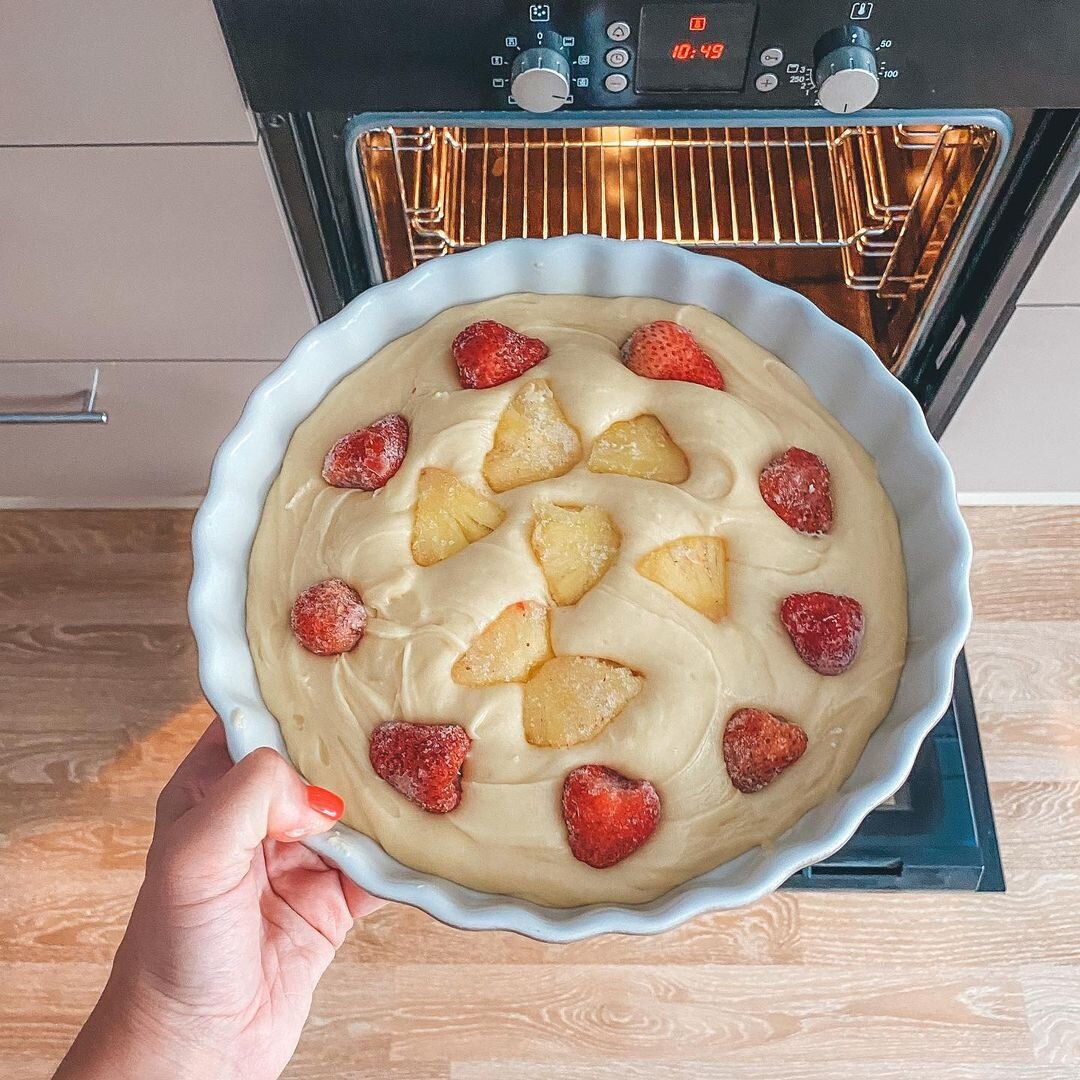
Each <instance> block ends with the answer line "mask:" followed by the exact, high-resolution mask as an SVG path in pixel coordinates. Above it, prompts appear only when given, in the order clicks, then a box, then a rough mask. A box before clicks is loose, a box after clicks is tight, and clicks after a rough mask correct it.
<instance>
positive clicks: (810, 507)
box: [758, 446, 833, 536]
mask: <svg viewBox="0 0 1080 1080" xmlns="http://www.w3.org/2000/svg"><path fill="white" fill-rule="evenodd" d="M758 488H759V490H760V491H761V497H762V498H763V499H764V500H765V505H766V506H768V507H769V509H770V510H772V511H773V513H775V514H776V516H777V517H778V518H780V520H781V521H783V522H784V523H785V524H787V525H790V526H791V527H792V528H793V529H794V530H795V531H796V532H801V533H806V534H808V535H809V536H814V535H817V534H819V533H827V532H829V530H830V529H832V523H833V505H832V495H831V493H830V491H829V466H828V465H826V464H825V462H824V461H822V460H821V458H819V457H818V456H817V454H811V453H810V451H809V450H802V449H800V448H799V447H798V446H789V447H788V448H787V449H786V450H785V451H784V452H783V453H782V454H780V455H779V456H778V457H774V458H773V459H772V461H770V462H769V464H768V465H766V466H765V468H764V469H762V470H761V475H760V476H759V477H758Z"/></svg>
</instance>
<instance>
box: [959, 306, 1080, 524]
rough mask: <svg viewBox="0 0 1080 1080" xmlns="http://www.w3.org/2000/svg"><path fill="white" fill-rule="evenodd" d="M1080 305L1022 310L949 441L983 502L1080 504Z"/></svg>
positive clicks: (965, 485)
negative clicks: (1079, 347)
mask: <svg viewBox="0 0 1080 1080" xmlns="http://www.w3.org/2000/svg"><path fill="white" fill-rule="evenodd" d="M1078 341H1080V307H1018V308H1017V309H1016V310H1015V311H1014V312H1013V315H1012V318H1010V319H1009V324H1008V326H1006V327H1005V331H1004V333H1002V335H1001V337H1000V338H999V339H998V342H997V344H996V345H995V346H994V351H993V352H992V353H991V354H990V356H989V357H988V358H987V361H986V365H985V367H984V368H983V369H982V371H980V372H979V374H978V376H977V377H976V379H975V382H974V383H972V386H971V389H970V390H969V391H968V393H967V395H966V396H965V398H964V400H963V401H962V402H961V403H960V407H959V409H957V411H956V416H955V417H953V419H952V422H951V423H950V424H949V426H948V428H947V429H946V430H945V434H944V435H943V436H942V439H941V446H942V449H943V450H944V451H945V453H946V455H947V456H948V458H949V460H950V462H952V467H953V471H954V472H955V473H956V487H957V490H958V491H960V492H961V494H963V495H965V496H967V497H969V498H971V499H973V500H974V501H976V502H1019V503H1022V502H1031V501H1035V502H1062V503H1066V502H1076V501H1078V500H1080V427H1078V426H1077V420H1076V417H1077V406H1078V404H1080V362H1077V348H1076V343H1077V342H1078Z"/></svg>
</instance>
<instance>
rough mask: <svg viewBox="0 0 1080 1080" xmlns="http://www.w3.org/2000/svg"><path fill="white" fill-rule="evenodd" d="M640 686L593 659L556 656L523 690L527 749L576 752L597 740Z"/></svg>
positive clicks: (626, 670)
mask: <svg viewBox="0 0 1080 1080" xmlns="http://www.w3.org/2000/svg"><path fill="white" fill-rule="evenodd" d="M644 685H645V680H644V679H643V678H642V677H641V676H640V675H635V674H634V672H632V671H631V670H630V669H629V668H625V667H622V666H621V665H620V664H616V663H614V662H613V661H611V660H600V659H598V658H597V657H595V656H556V657H555V659H554V660H549V661H548V662H547V663H546V664H545V665H544V666H543V667H542V668H541V669H540V670H539V671H538V672H537V673H536V674H535V675H534V676H533V677H532V678H531V679H529V681H528V682H527V683H526V684H525V708H524V714H523V718H524V722H525V738H526V740H528V742H530V743H532V745H533V746H576V745H577V744H578V743H583V742H588V740H589V739H593V738H595V737H596V736H597V735H599V734H600V732H601V731H603V730H604V728H606V727H607V726H608V724H610V723H611V721H612V720H614V719H615V717H616V716H618V715H619V713H621V712H622V711H623V709H624V708H626V705H627V703H628V702H629V701H630V700H631V699H632V698H634V697H636V696H637V695H638V694H639V693H640V692H641V688H642V687H643V686H644Z"/></svg>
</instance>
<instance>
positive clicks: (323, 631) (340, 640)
mask: <svg viewBox="0 0 1080 1080" xmlns="http://www.w3.org/2000/svg"><path fill="white" fill-rule="evenodd" d="M289 622H290V624H291V625H292V632H293V633H294V634H295V635H296V640H297V641H299V642H300V644H301V645H303V647H304V648H305V649H307V651H308V652H311V653H315V655H316V656H336V655H338V654H339V653H347V652H349V651H350V650H352V649H355V648H356V646H357V644H358V643H359V641H360V639H361V638H362V637H363V636H364V629H365V627H366V626H367V608H365V607H364V601H363V600H362V599H361V598H360V594H359V593H358V592H357V591H356V590H355V589H354V588H353V587H352V586H351V585H347V584H346V583H345V582H344V581H342V580H341V579H340V578H329V579H328V580H326V581H320V582H318V583H317V584H315V585H311V586H309V587H308V588H306V589H305V590H304V591H303V592H302V593H301V594H300V595H299V596H298V597H297V598H296V599H295V600H294V601H293V606H292V612H291V613H290V616H289Z"/></svg>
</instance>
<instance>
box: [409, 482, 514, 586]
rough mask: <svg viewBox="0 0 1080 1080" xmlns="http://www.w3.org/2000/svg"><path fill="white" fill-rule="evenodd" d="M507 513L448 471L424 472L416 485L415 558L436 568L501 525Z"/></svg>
mask: <svg viewBox="0 0 1080 1080" xmlns="http://www.w3.org/2000/svg"><path fill="white" fill-rule="evenodd" d="M504 517H506V512H505V511H504V510H503V508H502V507H501V506H499V504H498V503H496V502H493V501H492V500H491V499H489V498H488V497H487V496H486V495H483V494H481V493H480V492H479V491H477V490H476V488H473V487H470V486H469V485H468V484H466V483H463V482H462V481H461V480H459V479H458V478H457V477H456V476H454V474H453V473H449V472H447V471H446V470H445V469H421V470H420V479H419V482H418V483H417V485H416V512H415V515H414V518H413V531H412V557H413V559H415V560H416V562H417V563H418V564H419V565H420V566H434V565H435V563H437V562H442V560H443V559H449V558H450V556H451V555H453V554H455V553H456V552H458V551H461V549H462V548H465V547H468V546H469V544H471V543H473V541H474V540H480V539H481V538H483V537H485V536H487V534H488V533H489V532H491V531H492V530H493V529H495V528H496V527H497V526H498V525H500V524H501V523H502V520H503V518H504Z"/></svg>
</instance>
